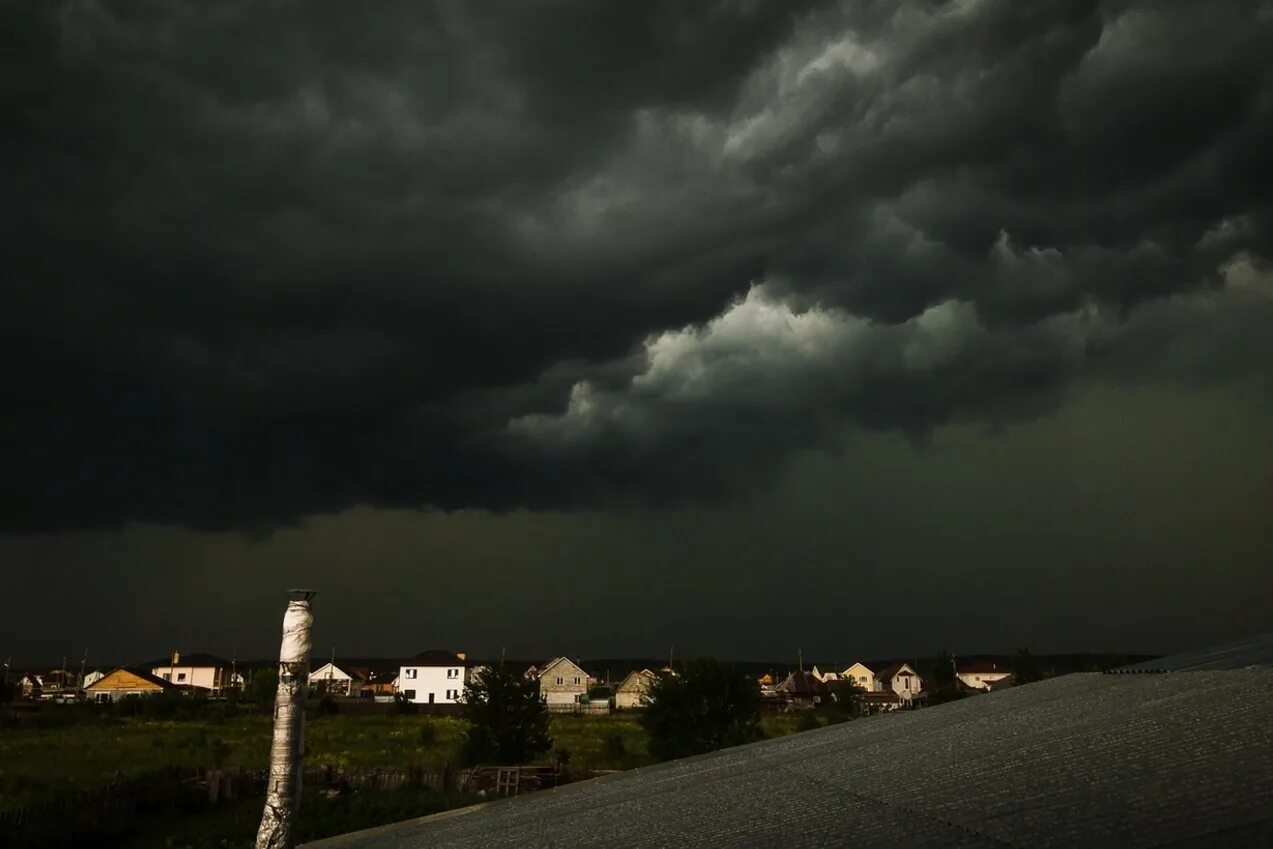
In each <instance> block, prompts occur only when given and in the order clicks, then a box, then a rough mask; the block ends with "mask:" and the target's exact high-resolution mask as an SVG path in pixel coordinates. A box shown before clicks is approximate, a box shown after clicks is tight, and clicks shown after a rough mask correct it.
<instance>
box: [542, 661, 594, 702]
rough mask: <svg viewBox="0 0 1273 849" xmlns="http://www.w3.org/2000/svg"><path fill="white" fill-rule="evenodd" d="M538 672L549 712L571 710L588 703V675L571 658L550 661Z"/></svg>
mask: <svg viewBox="0 0 1273 849" xmlns="http://www.w3.org/2000/svg"><path fill="white" fill-rule="evenodd" d="M536 672H537V676H536V677H538V678H539V694H540V695H541V696H542V697H543V699H544V703H545V704H547V705H548V708H549V710H553V709H556V710H561V709H571V708H574V707H576V706H578V705H582V704H583V703H584V702H585V701H587V695H588V673H587V672H584V671H583V667H581V666H580V665H579V664H577V663H575V662H574V661H573V660H571V659H570V658H568V657H559V658H556V659H555V660H550V661H549V662H548V663H546V664H544V665H543V666H542V667H540V668H539V669H537V670H536Z"/></svg>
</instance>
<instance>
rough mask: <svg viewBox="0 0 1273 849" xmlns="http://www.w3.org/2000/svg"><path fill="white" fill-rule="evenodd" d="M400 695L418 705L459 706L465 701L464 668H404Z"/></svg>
mask: <svg viewBox="0 0 1273 849" xmlns="http://www.w3.org/2000/svg"><path fill="white" fill-rule="evenodd" d="M398 694H399V695H401V696H402V697H403V698H405V699H406V700H407V701H409V702H413V703H414V704H417V705H428V704H435V705H457V704H460V703H461V702H463V701H464V667H463V666H403V667H401V668H399V670H398Z"/></svg>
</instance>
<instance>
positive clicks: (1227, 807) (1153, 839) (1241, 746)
mask: <svg viewBox="0 0 1273 849" xmlns="http://www.w3.org/2000/svg"><path fill="white" fill-rule="evenodd" d="M302 816H303V813H302ZM312 845H313V846H314V847H323V849H417V848H418V849H424V848H425V847H429V849H457V848H458V847H465V846H481V847H484V849H501V848H502V847H507V849H513V847H516V849H526V847H547V846H556V847H565V846H570V847H591V846H596V847H601V846H605V847H615V846H619V847H624V849H644V847H656V846H677V847H678V849H693V847H725V849H728V847H753V846H780V847H782V849H802V847H824V846H855V847H875V846H879V847H889V849H896V847H899V846H906V847H928V846H963V847H1002V846H1017V847H1027V846H1028V847H1035V846H1038V847H1051V846H1055V847H1060V846H1084V847H1102V846H1110V847H1114V846H1118V847H1123V846H1138V847H1154V846H1167V845H1171V846H1178V847H1179V846H1227V847H1256V846H1269V845H1273V670H1250V671H1232V672H1198V673H1195V674H1191V675H1163V676H1158V675H1143V676H1136V675H1128V676H1113V675H1102V674H1099V673H1086V674H1078V675H1069V676H1064V677H1061V678H1054V679H1051V680H1048V681H1043V682H1039V683H1037V684H1030V685H1027V686H1020V687H1013V688H1010V689H1008V690H1004V691H1001V692H996V693H990V694H987V695H982V696H976V697H973V698H968V699H963V700H960V701H957V702H952V703H948V704H945V705H941V706H939V707H932V708H927V709H924V710H918V711H901V712H897V713H893V714H890V715H886V716H880V717H873V718H869V719H860V720H855V721H853V722H849V723H845V724H843V725H837V726H831V727H828V728H823V729H820V730H816V731H809V732H805V733H802V734H797V735H793V736H791V737H785V738H782V739H778V740H767V741H764V742H761V743H756V744H753V745H750V746H742V747H738V748H734V749H728V750H725V751H721V752H715V753H712V754H709V755H703V756H700V757H697V758H688V759H685V760H681V761H674V762H671V763H667V764H662V765H660V766H656V767H651V768H647V769H641V770H634V771H632V772H627V773H623V774H620V775H615V776H609V777H606V778H600V779H595V780H593V781H586V782H580V783H578V784H572V785H568V786H565V787H561V788H557V789H555V790H545V791H541V792H539V793H532V794H528V795H526V796H521V797H518V798H514V799H506V800H500V801H497V802H492V803H489V804H486V805H480V806H476V807H473V808H466V809H463V810H461V811H454V812H450V813H448V814H442V815H438V816H435V817H428V818H425V819H422V820H416V821H413V822H408V823H401V824H398V825H393V826H386V827H382V828H378V829H372V830H370V831H365V832H359V833H356V834H350V835H344V836H342V837H338V838H333V839H330V840H327V841H322V842H320V843H317V844H312Z"/></svg>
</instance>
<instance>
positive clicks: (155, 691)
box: [84, 666, 183, 704]
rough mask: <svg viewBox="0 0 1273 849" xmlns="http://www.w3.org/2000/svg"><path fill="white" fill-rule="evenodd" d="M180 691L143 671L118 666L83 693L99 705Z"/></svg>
mask: <svg viewBox="0 0 1273 849" xmlns="http://www.w3.org/2000/svg"><path fill="white" fill-rule="evenodd" d="M181 689H183V688H182V687H179V686H178V685H176V684H173V683H172V682H170V681H165V680H164V679H163V678H160V677H159V676H158V675H154V674H152V673H150V672H148V671H147V670H145V669H129V668H127V667H124V666H119V667H116V668H115V669H113V670H111V671H110V672H107V673H106V674H105V675H103V676H102V677H101V678H98V679H97V680H96V681H94V682H93V683H92V684H89V685H88V686H87V687H85V688H84V692H85V694H86V695H87V696H88V700H89V701H91V702H97V703H99V704H101V703H105V702H118V701H122V700H123V699H136V698H141V697H143V696H158V695H160V694H161V693H168V692H177V691H179V690H181Z"/></svg>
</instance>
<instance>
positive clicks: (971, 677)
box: [956, 670, 1012, 690]
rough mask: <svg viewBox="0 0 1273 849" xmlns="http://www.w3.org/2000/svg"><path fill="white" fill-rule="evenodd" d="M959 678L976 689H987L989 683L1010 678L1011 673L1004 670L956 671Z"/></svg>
mask: <svg viewBox="0 0 1273 849" xmlns="http://www.w3.org/2000/svg"><path fill="white" fill-rule="evenodd" d="M956 674H957V675H958V676H959V680H960V681H963V682H964V684H965V685H966V686H968V687H972V688H974V689H977V690H989V689H990V685H991V684H993V683H995V682H996V681H1002V680H1003V679H1004V678H1011V677H1012V673H1011V672H1007V671H1004V670H996V671H993V672H958V673H956Z"/></svg>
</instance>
